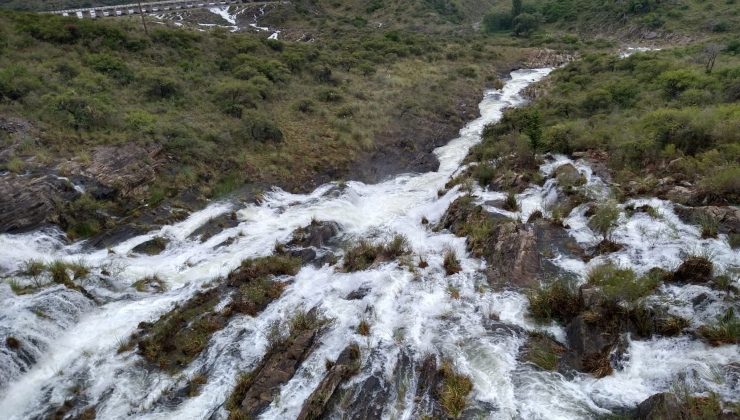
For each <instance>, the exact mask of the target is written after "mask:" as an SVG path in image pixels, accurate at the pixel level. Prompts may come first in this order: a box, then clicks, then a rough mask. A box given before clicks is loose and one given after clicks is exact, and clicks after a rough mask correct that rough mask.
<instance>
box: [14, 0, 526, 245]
mask: <svg viewBox="0 0 740 420" xmlns="http://www.w3.org/2000/svg"><path fill="white" fill-rule="evenodd" d="M380 3H381V4H380V7H381V9H377V11H378V13H384V9H383V8H385V7H387V6H388V4H386V3H385V2H380ZM358 4H359V2H358ZM453 4H456V3H454V2H447V1H441V2H437V1H430V2H426V0H419V1H418V2H417V3H415V5H414V7H419V8H420V9H419V10H424V11H426V12H429V11H430V10H437V9H438V10H439V11H440V13H441V12H444V13H448V14H449V16H448V17H449V18H450V19H453V18H454V17H453V15H454V14H455V13H457V12H459V10H458V11H457V12H456V11H455V10H457V9H456V7H455V6H452V5H453ZM331 7H333V6H331ZM364 7H368V6H366V5H364V6H363V8H364ZM343 13H346V11H345V12H343ZM435 13H436V12H435ZM306 19H308V20H309V21H310V20H311V19H313V18H308V17H307V18H306ZM445 22H447V23H441V24H443V25H447V24H449V20H445ZM355 23H357V22H355ZM333 25H334V26H333V29H331V31H334V32H331V33H328V34H327V35H326V37H325V39H324V42H321V43H290V42H282V41H273V40H267V39H264V36H261V35H255V34H249V33H238V34H229V33H226V32H221V31H219V30H217V29H215V30H213V32H212V33H199V32H195V31H190V30H187V29H172V28H167V27H154V28H150V29H151V30H150V35H149V36H147V35H146V34H144V33H143V32H142V31H141V30H140V27H139V22H137V21H131V20H128V19H106V20H102V19H101V20H88V19H83V20H80V19H76V18H63V17H59V16H52V15H38V14H25V13H11V12H4V11H0V115H2V116H12V117H22V118H24V119H27V120H28V121H29V122H30V123H31V124H32V125H33V126H38V128H39V129H40V130H39V131H40V132H42V136H41V138H40V139H38V141H35V142H34V148H26V149H23V150H24V152H23V153H22V154H17V155H14V156H11V159H10V160H7V161H2V162H0V167H3V168H6V169H9V170H12V171H13V172H14V173H20V172H25V171H31V172H33V171H34V170H35V169H39V167H40V166H43V165H52V166H53V165H56V163H55V162H57V163H58V161H66V160H69V159H72V158H75V157H76V156H78V155H80V156H81V157H83V158H84V159H80V161H81V162H83V164H84V162H88V161H89V156H90V149H91V148H92V147H95V146H98V145H103V144H106V145H111V144H125V143H129V142H136V143H138V144H141V145H144V146H145V147H155V148H156V147H158V146H161V147H163V149H164V150H165V151H166V152H167V153H168V162H167V164H166V165H165V166H166V167H165V166H158V167H159V168H161V169H162V170H161V171H160V172H159V173H158V174H157V179H156V180H155V181H154V183H155V185H149V186H148V187H149V189H148V190H147V188H141V189H137V193H138V192H142V195H143V196H142V197H138V196H137V197H130V198H132V199H136V200H138V199H142V200H146V201H147V202H149V203H150V204H157V203H160V202H162V200H163V199H165V198H167V197H171V196H174V195H175V194H177V192H178V191H180V190H182V189H183V188H184V187H192V185H193V184H195V185H197V187H198V188H199V189H200V192H202V193H204V194H211V193H213V194H215V193H217V192H218V193H226V192H228V191H227V190H228V188H236V187H238V186H239V185H240V183H241V182H245V181H255V182H266V183H274V184H279V185H281V186H283V187H285V188H288V189H291V190H296V189H301V188H305V186H306V185H310V184H311V182H312V180H313V179H315V178H316V177H317V174H318V173H332V174H333V175H332V176H346V172H347V171H348V170H349V169H348V168H350V167H351V165H350V164H349V162H351V161H353V160H355V159H358V158H359V157H362V156H363V155H364V154H366V153H365V152H367V151H368V150H371V149H372V148H373V143H374V141H375V139H376V136H378V135H379V134H381V133H382V132H384V131H393V130H395V129H394V124H396V125H398V124H399V122H394V121H395V120H394V119H395V118H399V117H397V116H396V114H399V113H400V111H399V110H400V109H403V112H404V113H409V115H414V116H415V117H414V118H416V119H419V120H420V121H421V120H429V119H437V118H438V117H437V116H441V115H444V116H445V118H447V117H448V116H449V115H450V110H454V107H455V105H456V104H457V103H459V99H460V98H461V97H462V96H467V95H468V94H474V93H477V92H479V91H480V90H482V89H483V87H484V83H485V80H486V79H487V78H490V77H491V76H492V74H493V72H495V68H493V66H486V67H478V66H474V65H471V64H472V63H473V61H472V60H476V61H478V60H480V59H484V60H485V59H492V58H497V57H501V55H502V49H501V48H497V47H494V46H491V47H490V48H489V47H481V46H480V45H474V43H472V42H469V40H467V39H460V38H457V37H454V36H450V35H439V34H424V33H415V32H410V31H405V30H399V29H397V28H388V29H385V28H383V29H382V30H378V29H377V28H369V29H367V30H364V29H357V27H356V25H355V24H354V23H353V24H352V29H351V31H346V29H343V27H342V25H343V23H336V22H334V23H333ZM327 31H329V30H328V29H327ZM343 31H345V32H343ZM504 51H509V50H504ZM512 51H513V50H512ZM474 55H475V57H476V58H473V56H474ZM448 56H449V57H450V58H449V59H448V58H446V57H448ZM507 59H508V56H507ZM380 69H382V72H381V71H379V70H380ZM449 75H453V76H454V77H453V79H450V78H449ZM378 92H383V95H386V94H387V95H388V96H383V97H380V96H378ZM412 97H413V99H412V100H409V99H408V98H412ZM454 117H455V118H456V116H454ZM399 121H400V118H399ZM404 124H407V121H405V122H404ZM2 140H3V141H5V140H4V139H2ZM266 145H269V147H265V146H266ZM3 146H5V144H3ZM19 150H20V149H19ZM37 154H38V155H42V156H43V159H33V162H34V163H33V164H29V163H28V161H29V159H31V157H32V156H35V155H37ZM181 173H187V174H188V176H187V179H188V180H189V181H188V182H184V181H183V180H182V178H183V177H182V176H180V175H179V174H181ZM149 192H151V196H152V197H149V195H150V193H149ZM153 197H156V199H153ZM129 207H130V206H128V207H127V208H129ZM81 230H82V231H94V230H96V229H81Z"/></svg>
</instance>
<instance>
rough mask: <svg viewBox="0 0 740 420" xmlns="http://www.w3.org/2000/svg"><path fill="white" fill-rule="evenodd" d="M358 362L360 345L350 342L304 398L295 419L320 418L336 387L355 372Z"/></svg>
mask: <svg viewBox="0 0 740 420" xmlns="http://www.w3.org/2000/svg"><path fill="white" fill-rule="evenodd" d="M359 363H360V347H359V346H358V345H357V344H351V345H349V346H347V348H345V349H344V350H343V351H342V353H340V354H339V357H338V358H337V360H336V361H335V362H334V365H333V366H331V367H330V368H329V370H328V371H327V373H326V376H324V379H322V380H321V382H320V383H319V385H318V386H317V387H316V389H314V391H313V392H312V393H311V395H310V396H309V397H308V399H306V402H305V404H304V405H303V409H301V412H300V413H299V414H298V417H297V418H296V419H297V420H309V419H317V418H321V416H322V415H323V414H324V413H325V412H326V409H327V405H328V404H329V401H330V400H331V399H332V398H333V397H334V395H335V392H336V390H337V388H338V387H339V386H340V385H341V384H342V383H343V382H344V381H346V380H347V379H349V378H350V377H351V376H352V375H354V374H355V373H357V370H358V369H359V367H360V366H359Z"/></svg>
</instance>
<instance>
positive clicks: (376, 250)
mask: <svg viewBox="0 0 740 420" xmlns="http://www.w3.org/2000/svg"><path fill="white" fill-rule="evenodd" d="M410 252H411V250H410V249H409V245H408V240H407V239H406V238H405V237H404V236H403V235H395V236H394V237H393V239H392V240H390V241H389V242H381V243H377V244H373V243H371V242H369V241H366V240H362V241H360V242H359V243H358V244H357V245H356V246H355V247H353V248H350V249H349V250H348V251H347V252H346V253H345V254H344V263H343V268H344V271H347V272H354V271H362V270H366V269H368V268H370V266H372V265H373V264H376V263H380V262H386V261H392V260H394V259H396V258H398V257H400V256H402V255H407V254H409V253H410Z"/></svg>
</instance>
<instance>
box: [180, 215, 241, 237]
mask: <svg viewBox="0 0 740 420" xmlns="http://www.w3.org/2000/svg"><path fill="white" fill-rule="evenodd" d="M238 224H239V220H238V219H237V217H236V213H234V212H230V213H226V214H222V215H221V216H218V217H214V218H213V219H210V220H209V221H207V222H206V223H205V224H204V225H203V226H200V227H199V228H198V229H195V230H194V231H193V233H191V234H190V235H189V236H188V238H189V239H194V238H198V237H200V241H201V242H205V241H207V240H208V239H210V238H212V237H213V236H214V235H216V234H218V233H220V232H222V231H224V230H226V229H229V228H233V227H235V226H236V225H238Z"/></svg>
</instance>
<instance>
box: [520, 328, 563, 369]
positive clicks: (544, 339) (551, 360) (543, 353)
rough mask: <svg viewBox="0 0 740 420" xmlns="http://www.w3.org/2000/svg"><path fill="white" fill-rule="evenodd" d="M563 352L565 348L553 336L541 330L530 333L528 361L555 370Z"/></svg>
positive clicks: (527, 350)
mask: <svg viewBox="0 0 740 420" xmlns="http://www.w3.org/2000/svg"><path fill="white" fill-rule="evenodd" d="M563 353H565V348H564V347H563V346H561V345H559V344H558V343H557V342H556V341H555V339H553V338H552V337H550V336H547V335H545V334H543V333H539V332H533V333H530V334H529V339H528V340H527V344H526V355H525V359H526V360H527V361H528V362H531V363H533V364H535V365H536V366H538V367H540V368H542V369H544V370H549V371H554V370H556V369H557V368H558V364H559V362H560V356H562V354H563Z"/></svg>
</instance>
